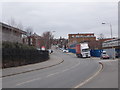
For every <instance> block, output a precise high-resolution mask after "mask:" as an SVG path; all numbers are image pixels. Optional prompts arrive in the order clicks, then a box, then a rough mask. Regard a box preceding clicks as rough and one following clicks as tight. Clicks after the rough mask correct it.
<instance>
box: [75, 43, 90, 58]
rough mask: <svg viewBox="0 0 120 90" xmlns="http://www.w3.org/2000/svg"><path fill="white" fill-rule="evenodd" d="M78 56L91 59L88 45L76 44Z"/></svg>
mask: <svg viewBox="0 0 120 90" xmlns="http://www.w3.org/2000/svg"><path fill="white" fill-rule="evenodd" d="M76 56H77V57H79V58H90V56H91V55H90V48H89V46H88V43H79V44H76Z"/></svg>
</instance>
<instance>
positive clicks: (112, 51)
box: [104, 48, 115, 59]
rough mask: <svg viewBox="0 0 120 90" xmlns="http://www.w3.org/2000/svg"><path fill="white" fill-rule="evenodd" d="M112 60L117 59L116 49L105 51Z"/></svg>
mask: <svg viewBox="0 0 120 90" xmlns="http://www.w3.org/2000/svg"><path fill="white" fill-rule="evenodd" d="M104 50H105V51H106V53H107V54H108V55H109V57H110V58H112V59H115V48H110V49H104Z"/></svg>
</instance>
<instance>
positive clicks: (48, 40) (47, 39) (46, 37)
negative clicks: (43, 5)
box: [42, 31, 54, 49]
mask: <svg viewBox="0 0 120 90" xmlns="http://www.w3.org/2000/svg"><path fill="white" fill-rule="evenodd" d="M53 37H54V36H53V35H52V33H51V32H50V31H46V32H44V33H43V34H42V40H43V42H42V43H43V45H44V46H45V47H46V49H50V48H51V44H52V43H53Z"/></svg>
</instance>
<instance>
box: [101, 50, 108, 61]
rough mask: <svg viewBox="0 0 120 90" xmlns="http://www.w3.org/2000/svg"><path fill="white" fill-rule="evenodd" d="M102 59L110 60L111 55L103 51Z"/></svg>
mask: <svg viewBox="0 0 120 90" xmlns="http://www.w3.org/2000/svg"><path fill="white" fill-rule="evenodd" d="M100 58H101V59H109V58H110V57H109V55H108V54H107V53H106V51H103V52H102V54H101V57H100Z"/></svg>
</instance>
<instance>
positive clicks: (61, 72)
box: [2, 50, 100, 88]
mask: <svg viewBox="0 0 120 90" xmlns="http://www.w3.org/2000/svg"><path fill="white" fill-rule="evenodd" d="M53 54H54V55H55V56H58V57H61V58H62V59H64V62H63V63H61V64H59V65H57V66H53V67H50V68H46V69H42V70H37V71H33V72H28V73H23V74H18V75H15V76H9V77H4V78H2V87H3V88H74V87H76V86H77V85H79V84H80V83H82V82H83V81H84V80H86V79H88V78H89V77H91V76H92V75H93V74H94V73H96V72H97V71H98V70H99V68H100V65H99V63H98V61H97V60H91V59H80V58H77V57H76V56H74V55H69V54H66V53H62V52H61V51H59V50H56V51H54V53H53Z"/></svg>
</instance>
